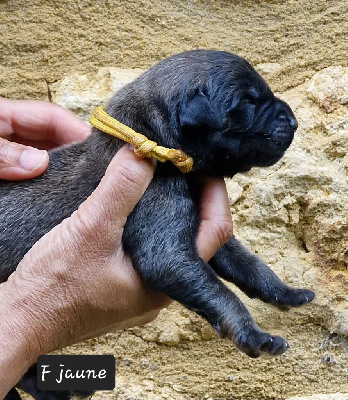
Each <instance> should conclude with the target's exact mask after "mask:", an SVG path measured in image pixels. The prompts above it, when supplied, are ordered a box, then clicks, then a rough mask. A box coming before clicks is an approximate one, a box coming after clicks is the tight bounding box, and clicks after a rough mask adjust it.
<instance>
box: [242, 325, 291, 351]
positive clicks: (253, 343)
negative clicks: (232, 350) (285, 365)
mask: <svg viewBox="0 0 348 400" xmlns="http://www.w3.org/2000/svg"><path fill="white" fill-rule="evenodd" d="M236 345H237V347H238V348H239V349H240V350H241V351H243V352H244V353H245V354H247V355H248V356H249V357H251V358H258V357H260V356H266V357H276V356H280V355H281V354H283V353H285V352H286V350H287V349H288V348H289V347H290V346H289V344H288V343H287V342H286V341H285V340H284V339H283V338H281V337H280V336H271V335H269V334H268V333H264V332H259V331H256V330H255V331H252V332H250V333H249V334H244V333H242V334H241V335H240V336H239V338H238V339H237V340H236Z"/></svg>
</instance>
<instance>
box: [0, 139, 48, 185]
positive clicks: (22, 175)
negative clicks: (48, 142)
mask: <svg viewBox="0 0 348 400" xmlns="http://www.w3.org/2000/svg"><path fill="white" fill-rule="evenodd" d="M47 164H48V153H47V151H45V150H38V149H35V148H33V147H29V146H24V145H22V144H18V143H14V142H9V141H8V140H6V139H3V138H0V179H5V180H17V179H30V178H34V177H35V176H38V175H40V174H41V173H42V172H43V171H44V170H45V169H46V167H47Z"/></svg>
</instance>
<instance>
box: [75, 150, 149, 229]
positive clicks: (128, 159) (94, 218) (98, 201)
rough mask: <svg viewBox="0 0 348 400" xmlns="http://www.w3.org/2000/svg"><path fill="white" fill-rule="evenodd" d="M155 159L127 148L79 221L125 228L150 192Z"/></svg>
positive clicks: (102, 181) (105, 177) (113, 227)
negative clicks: (141, 200) (136, 208)
mask: <svg viewBox="0 0 348 400" xmlns="http://www.w3.org/2000/svg"><path fill="white" fill-rule="evenodd" d="M155 164H156V163H155V160H152V159H148V158H147V159H145V158H139V157H138V156H136V155H135V154H134V152H133V151H132V150H131V148H130V147H129V146H123V147H122V148H121V149H120V150H119V151H118V152H117V154H116V155H115V157H114V158H113V160H112V161H111V163H110V165H109V166H108V168H107V170H106V172H105V175H104V177H103V179H102V180H101V182H100V184H99V186H98V187H97V188H96V190H95V191H94V192H93V193H92V194H91V196H90V197H89V198H88V199H87V200H86V201H85V202H84V203H83V204H82V205H81V206H80V207H79V209H78V214H79V216H78V217H79V219H80V220H81V219H82V220H84V219H85V218H87V219H88V221H85V222H88V225H87V226H94V227H98V229H99V232H100V228H102V227H106V226H107V225H108V226H109V227H112V230H113V231H114V230H115V229H122V228H123V226H124V224H125V222H126V219H127V217H128V215H129V214H130V213H131V212H132V210H133V208H134V207H135V205H136V204H137V203H138V201H139V200H140V199H141V197H142V195H143V194H144V192H145V190H146V189H147V187H148V185H149V183H150V181H151V179H152V177H153V173H154V170H155Z"/></svg>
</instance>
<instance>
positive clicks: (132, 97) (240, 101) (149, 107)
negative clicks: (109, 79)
mask: <svg viewBox="0 0 348 400" xmlns="http://www.w3.org/2000/svg"><path fill="white" fill-rule="evenodd" d="M120 104H122V107H121V108H122V110H123V111H122V112H121V114H123V117H124V123H126V124H127V123H128V124H130V125H131V126H132V127H133V129H135V130H138V131H140V132H142V133H144V134H146V135H147V136H149V138H151V139H153V140H155V141H156V142H158V143H159V144H161V145H164V146H168V147H178V148H181V149H182V150H183V151H185V152H186V153H187V154H189V155H190V156H192V157H193V159H194V170H196V171H201V172H203V173H205V174H207V175H212V176H233V175H234V174H236V173H237V172H243V171H248V170H249V169H250V168H252V167H253V166H269V165H272V164H274V163H275V162H277V161H278V160H279V159H280V158H281V157H282V156H283V154H284V152H285V150H286V149H287V148H288V146H289V145H290V143H291V141H292V139H293V135H294V132H295V130H296V128H297V122H296V119H295V117H294V115H293V113H292V111H291V109H290V107H289V106H288V105H287V104H286V103H285V102H284V101H282V100H280V99H278V98H277V97H275V96H274V94H273V93H272V91H271V90H270V88H269V87H268V86H267V84H266V83H265V81H264V80H263V79H262V78H261V76H260V75H259V74H258V73H257V72H256V71H255V69H254V68H252V66H251V65H250V64H249V63H248V62H247V61H245V60H244V59H243V58H240V57H237V56H235V55H233V54H230V53H226V52H220V51H209V50H194V51H188V52H184V53H181V54H177V55H174V56H172V57H169V58H166V59H164V60H162V61H160V62H159V63H158V64H156V65H155V66H154V67H152V68H150V69H149V70H148V71H146V72H145V73H144V74H142V75H141V76H140V77H139V78H138V79H137V80H135V81H134V82H132V83H131V84H130V85H128V86H127V87H126V88H125V90H123V91H121V92H119V93H117V94H116V96H115V97H114V99H113V100H112V101H111V103H110V105H109V107H108V111H109V112H110V114H111V115H114V116H116V117H117V116H118V114H120V112H119V111H120V109H119V108H118V107H119V105H120Z"/></svg>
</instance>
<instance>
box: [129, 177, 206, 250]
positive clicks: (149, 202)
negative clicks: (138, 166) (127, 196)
mask: <svg viewBox="0 0 348 400" xmlns="http://www.w3.org/2000/svg"><path fill="white" fill-rule="evenodd" d="M194 191H195V189H194V188H191V187H190V184H189V182H188V181H187V179H186V177H185V176H184V175H182V174H181V175H178V176H163V175H159V174H155V176H154V179H153V180H152V182H151V183H150V185H149V187H148V189H147V190H146V192H145V193H144V195H143V197H142V198H141V200H140V201H139V203H138V204H137V206H136V207H135V208H134V210H133V212H132V214H131V215H130V216H129V217H128V220H127V223H126V226H125V232H124V242H125V244H126V246H127V247H128V245H129V246H130V247H132V246H133V245H134V243H135V242H137V243H139V242H142V243H143V244H144V246H145V245H154V246H155V245H156V243H157V244H158V245H159V247H161V246H162V245H165V243H167V244H168V243H169V242H173V241H178V240H181V241H187V242H190V243H192V241H194V238H195V236H196V232H197V229H198V223H199V215H198V200H199V198H198V196H195V195H193V193H194Z"/></svg>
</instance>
